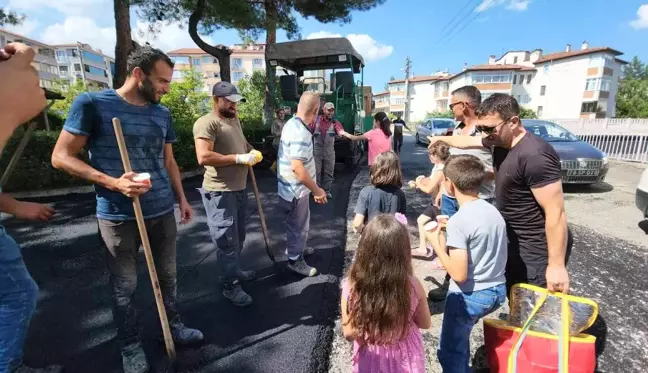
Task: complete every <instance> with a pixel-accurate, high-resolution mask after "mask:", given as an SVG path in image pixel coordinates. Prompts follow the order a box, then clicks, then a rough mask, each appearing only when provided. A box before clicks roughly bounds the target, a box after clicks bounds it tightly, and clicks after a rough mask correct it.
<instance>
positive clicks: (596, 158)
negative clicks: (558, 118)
mask: <svg viewBox="0 0 648 373" xmlns="http://www.w3.org/2000/svg"><path fill="white" fill-rule="evenodd" d="M522 124H523V125H524V128H526V129H527V130H528V131H529V132H531V133H534V134H536V135H537V136H539V137H541V138H543V139H544V140H545V141H547V142H548V143H549V144H551V146H553V148H554V149H555V150H556V153H558V156H559V157H560V165H561V168H562V180H563V183H569V184H595V183H598V182H602V181H604V180H605V176H606V175H607V172H608V167H609V164H608V157H607V156H606V155H605V153H603V152H602V151H600V150H599V149H597V148H596V147H594V146H592V145H590V144H588V143H586V142H585V141H582V140H581V139H579V138H578V137H576V136H575V135H574V134H572V133H571V132H569V131H568V130H566V129H565V128H563V127H561V126H559V125H557V124H556V123H552V122H548V121H544V120H538V119H523V120H522Z"/></svg>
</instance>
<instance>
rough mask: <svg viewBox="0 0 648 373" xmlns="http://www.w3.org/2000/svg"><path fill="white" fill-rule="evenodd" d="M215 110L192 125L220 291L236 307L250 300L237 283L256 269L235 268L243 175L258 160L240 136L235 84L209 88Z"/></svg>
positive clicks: (249, 277)
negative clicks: (202, 171)
mask: <svg viewBox="0 0 648 373" xmlns="http://www.w3.org/2000/svg"><path fill="white" fill-rule="evenodd" d="M212 96H213V104H214V109H213V111H212V112H211V113H209V114H207V115H204V116H203V117H201V118H200V119H198V120H197V121H196V123H195V124H194V128H193V133H194V140H195V143H196V156H197V158H198V162H199V163H200V164H201V165H202V166H204V167H205V176H204V180H203V187H202V189H200V194H201V196H202V199H203V204H204V205H205V210H206V213H207V224H208V225H209V232H210V235H211V238H212V241H213V242H214V245H216V250H217V262H218V269H219V271H220V276H221V279H222V286H223V295H224V296H225V298H227V299H229V300H230V301H231V302H232V303H233V304H234V305H235V306H238V307H245V306H248V305H250V304H251V303H252V297H250V295H248V294H247V293H246V292H245V291H244V290H243V289H242V288H241V285H240V283H239V279H240V280H248V281H249V280H252V279H254V277H255V273H254V271H243V270H241V269H240V267H239V256H240V253H241V250H242V249H243V243H244V241H245V216H246V210H247V197H248V196H247V174H248V168H249V166H252V165H254V164H256V163H258V162H259V161H260V159H258V158H257V155H255V154H252V153H250V151H251V150H253V148H252V146H251V145H250V144H249V143H248V142H247V140H246V139H245V137H244V136H243V130H242V129H241V122H240V121H239V119H238V116H237V111H236V106H237V103H239V102H245V101H244V100H245V99H244V98H243V97H242V96H241V95H239V94H238V91H237V89H236V87H234V86H233V85H232V84H230V83H228V82H220V83H218V84H216V85H215V86H214V89H213V91H212Z"/></svg>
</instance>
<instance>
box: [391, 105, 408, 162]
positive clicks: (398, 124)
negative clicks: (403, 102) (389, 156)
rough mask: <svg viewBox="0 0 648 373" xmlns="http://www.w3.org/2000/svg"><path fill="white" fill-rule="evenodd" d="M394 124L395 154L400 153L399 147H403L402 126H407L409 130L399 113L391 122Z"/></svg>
mask: <svg viewBox="0 0 648 373" xmlns="http://www.w3.org/2000/svg"><path fill="white" fill-rule="evenodd" d="M392 123H393V124H394V151H395V152H396V154H400V152H401V148H402V147H403V127H405V128H407V130H408V131H411V129H409V127H407V124H406V123H405V121H404V120H403V119H401V117H400V115H399V116H398V118H396V120H395V121H393V122H392Z"/></svg>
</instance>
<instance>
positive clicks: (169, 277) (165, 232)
mask: <svg viewBox="0 0 648 373" xmlns="http://www.w3.org/2000/svg"><path fill="white" fill-rule="evenodd" d="M145 224H146V231H147V233H148V238H149V242H150V244H151V251H152V254H153V259H154V261H155V269H156V271H157V275H158V280H159V282H160V290H161V291H162V298H163V299H164V307H165V308H166V312H167V316H168V318H169V322H172V321H173V320H175V319H176V318H178V312H177V308H176V235H177V226H176V220H175V215H174V214H173V213H171V214H167V215H164V216H161V217H158V218H153V219H148V220H146V221H145ZM99 233H100V234H101V238H102V240H103V242H104V245H105V246H106V248H107V249H108V250H107V253H106V262H107V264H108V272H109V276H110V284H111V285H112V290H113V294H114V302H115V304H114V307H115V322H116V323H117V338H118V339H119V341H120V342H121V344H122V346H125V345H128V344H131V343H134V342H137V341H138V340H139V333H138V330H137V311H136V309H135V307H134V306H133V297H134V295H135V290H136V289H137V253H138V251H139V248H140V245H141V244H142V241H141V239H140V234H139V229H138V228H137V222H136V221H111V220H103V219H99Z"/></svg>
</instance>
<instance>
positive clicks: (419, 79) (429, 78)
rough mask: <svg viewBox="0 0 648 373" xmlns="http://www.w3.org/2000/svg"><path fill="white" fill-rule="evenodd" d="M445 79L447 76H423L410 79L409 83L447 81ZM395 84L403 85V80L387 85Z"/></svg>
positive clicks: (393, 81)
mask: <svg viewBox="0 0 648 373" xmlns="http://www.w3.org/2000/svg"><path fill="white" fill-rule="evenodd" d="M447 79H448V77H447V76H438V75H424V76H415V77H412V78H411V79H410V80H409V81H410V83H418V82H428V81H433V80H447ZM397 83H405V79H397V80H392V81H390V82H389V83H387V84H397Z"/></svg>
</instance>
